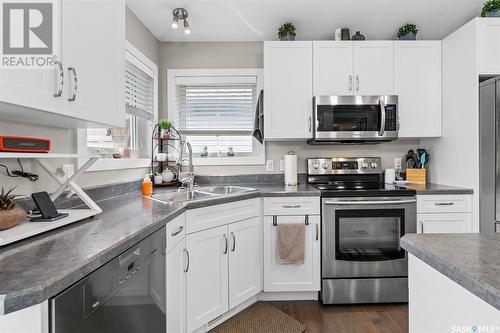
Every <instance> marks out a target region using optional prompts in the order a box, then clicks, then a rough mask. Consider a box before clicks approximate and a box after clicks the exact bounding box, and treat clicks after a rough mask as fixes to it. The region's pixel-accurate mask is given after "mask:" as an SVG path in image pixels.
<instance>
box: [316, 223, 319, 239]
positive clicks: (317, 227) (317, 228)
mask: <svg viewBox="0 0 500 333" xmlns="http://www.w3.org/2000/svg"><path fill="white" fill-rule="evenodd" d="M316 240H319V226H318V224H317V223H316Z"/></svg>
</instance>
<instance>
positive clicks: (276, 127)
mask: <svg viewBox="0 0 500 333" xmlns="http://www.w3.org/2000/svg"><path fill="white" fill-rule="evenodd" d="M312 45H313V43H312V42H302V41H294V42H283V41H279V42H264V114H265V116H264V117H265V118H264V119H265V121H264V125H265V137H266V140H299V139H309V138H311V137H312V126H313V124H312V97H313V90H312V80H313V78H312V72H313V66H312Z"/></svg>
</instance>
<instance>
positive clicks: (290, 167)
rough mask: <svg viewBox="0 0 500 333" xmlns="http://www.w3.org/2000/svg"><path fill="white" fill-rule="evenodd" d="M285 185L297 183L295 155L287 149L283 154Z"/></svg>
mask: <svg viewBox="0 0 500 333" xmlns="http://www.w3.org/2000/svg"><path fill="white" fill-rule="evenodd" d="M284 160H285V185H297V184H298V182H297V155H296V154H295V152H293V151H289V152H288V153H287V154H286V155H285V159H284Z"/></svg>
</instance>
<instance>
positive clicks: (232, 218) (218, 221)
mask: <svg viewBox="0 0 500 333" xmlns="http://www.w3.org/2000/svg"><path fill="white" fill-rule="evenodd" d="M255 216H260V198H255V199H249V200H242V201H236V202H230V203H225V204H220V205H214V206H209V207H203V208H196V209H191V210H188V211H187V212H186V233H188V234H190V233H193V232H197V231H201V230H206V229H210V228H214V227H218V226H220V225H224V224H228V223H233V222H238V221H241V220H246V219H249V218H252V217H255Z"/></svg>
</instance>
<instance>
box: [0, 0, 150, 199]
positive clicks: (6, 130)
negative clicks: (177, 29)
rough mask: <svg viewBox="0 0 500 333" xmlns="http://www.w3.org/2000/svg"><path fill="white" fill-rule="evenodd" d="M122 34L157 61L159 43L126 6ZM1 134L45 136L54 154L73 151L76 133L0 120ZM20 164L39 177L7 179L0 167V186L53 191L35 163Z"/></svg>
mask: <svg viewBox="0 0 500 333" xmlns="http://www.w3.org/2000/svg"><path fill="white" fill-rule="evenodd" d="M125 22H126V36H127V39H128V40H129V41H130V42H131V43H132V44H134V45H135V46H136V47H137V48H139V49H140V50H141V51H142V52H144V54H146V55H147V56H148V57H149V58H150V59H151V60H152V61H153V62H155V63H156V64H158V59H159V53H158V51H159V43H158V41H157V40H156V38H155V37H154V36H153V35H152V34H151V32H149V30H147V28H146V27H145V26H144V25H143V24H142V22H140V21H139V19H138V18H137V17H136V16H135V14H134V13H132V11H130V10H129V9H128V8H127V15H126V21H125ZM0 134H1V135H19V136H34V137H42V138H48V139H51V140H52V147H53V148H52V152H55V153H75V152H76V135H75V131H74V130H71V129H64V128H54V127H41V126H36V125H32V124H23V123H14V122H5V121H1V122H0ZM71 162H72V161H60V160H58V161H53V162H52V163H54V165H55V166H60V165H62V164H63V163H71ZM0 164H5V165H7V166H8V167H9V169H11V170H12V169H14V170H17V169H18V168H19V166H18V164H17V161H15V160H0ZM23 166H24V168H25V170H26V171H32V172H34V173H37V174H39V175H40V180H39V181H38V182H36V183H32V182H30V181H28V180H27V179H24V178H10V177H7V176H5V175H4V169H3V168H1V167H0V186H4V187H11V186H17V188H16V191H15V193H16V194H18V195H29V194H30V193H32V192H35V191H49V192H50V191H53V190H55V189H56V187H57V184H56V183H55V182H54V181H52V179H50V178H49V176H48V175H46V174H45V173H44V171H43V170H42V169H41V168H40V167H39V166H38V165H37V164H36V162H30V161H29V160H26V161H23ZM146 172H148V169H129V170H113V171H99V172H88V173H86V174H84V175H83V176H82V177H81V178H80V179H79V181H78V183H79V184H80V185H81V186H83V187H87V186H95V185H100V184H110V183H116V182H123V181H131V180H138V179H140V178H141V177H142V176H143V175H144V174H145V173H146Z"/></svg>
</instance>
